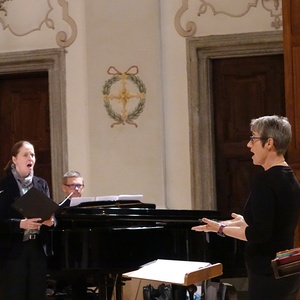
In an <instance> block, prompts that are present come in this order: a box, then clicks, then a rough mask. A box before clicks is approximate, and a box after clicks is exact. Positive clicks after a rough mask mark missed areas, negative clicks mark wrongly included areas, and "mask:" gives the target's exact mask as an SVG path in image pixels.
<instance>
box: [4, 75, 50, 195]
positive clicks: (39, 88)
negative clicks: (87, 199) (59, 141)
mask: <svg viewBox="0 0 300 300" xmlns="http://www.w3.org/2000/svg"><path fill="white" fill-rule="evenodd" d="M48 90H49V87H48V73H47V72H41V73H26V74H14V75H3V76H0V140H1V147H0V167H1V175H3V168H4V167H5V165H6V163H7V161H8V160H9V159H10V151H11V147H12V146H13V144H14V143H16V142H17V141H19V140H28V141H30V142H31V143H32V144H33V145H34V148H35V153H36V159H37V161H36V165H35V169H34V173H35V175H37V176H39V177H42V178H44V179H45V180H46V181H47V182H48V184H49V187H50V190H51V189H52V188H51V186H52V180H51V177H52V176H51V152H50V118H49V92H48Z"/></svg>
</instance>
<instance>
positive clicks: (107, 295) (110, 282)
mask: <svg viewBox="0 0 300 300" xmlns="http://www.w3.org/2000/svg"><path fill="white" fill-rule="evenodd" d="M98 290H99V293H98V299H99V300H111V299H112V295H113V290H114V278H111V277H110V276H109V275H103V276H100V278H99V281H98Z"/></svg>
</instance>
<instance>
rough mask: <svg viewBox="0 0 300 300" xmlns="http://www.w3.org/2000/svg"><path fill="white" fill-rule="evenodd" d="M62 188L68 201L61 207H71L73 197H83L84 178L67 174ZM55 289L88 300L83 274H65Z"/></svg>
mask: <svg viewBox="0 0 300 300" xmlns="http://www.w3.org/2000/svg"><path fill="white" fill-rule="evenodd" d="M61 188H62V190H63V192H64V194H65V197H66V199H65V200H63V201H62V202H61V203H60V206H61V207H69V206H70V203H71V201H72V198H73V197H81V196H82V193H83V190H84V179H83V176H82V175H81V173H80V172H78V171H68V172H66V173H65V174H64V175H63V178H62V185H61ZM70 195H71V196H70ZM55 288H56V293H61V294H70V297H71V299H72V300H84V299H86V293H87V283H86V278H85V276H84V274H83V273H82V272H72V271H70V272H65V274H64V276H63V278H61V279H60V280H57V281H56V283H55ZM66 290H68V293H67V292H66Z"/></svg>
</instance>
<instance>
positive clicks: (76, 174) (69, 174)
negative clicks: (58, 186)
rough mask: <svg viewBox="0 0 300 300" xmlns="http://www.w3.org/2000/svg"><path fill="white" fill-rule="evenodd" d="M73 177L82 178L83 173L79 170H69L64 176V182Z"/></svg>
mask: <svg viewBox="0 0 300 300" xmlns="http://www.w3.org/2000/svg"><path fill="white" fill-rule="evenodd" d="M72 177H77V178H82V179H83V177H82V176H81V174H80V173H79V172H78V171H68V172H66V173H65V174H64V176H63V183H64V184H65V183H67V181H68V178H72Z"/></svg>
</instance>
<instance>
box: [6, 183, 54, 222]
mask: <svg viewBox="0 0 300 300" xmlns="http://www.w3.org/2000/svg"><path fill="white" fill-rule="evenodd" d="M12 207H13V208H14V209H16V210H17V211H18V212H20V213H21V214H22V215H23V216H24V217H25V218H28V219H30V218H41V219H42V221H44V220H48V219H50V217H51V216H52V215H53V214H54V213H55V212H56V211H57V209H58V208H59V206H58V204H57V203H55V202H54V201H53V200H52V199H51V198H49V197H48V196H47V195H46V194H44V193H43V192H41V191H40V190H38V189H37V188H35V187H32V188H31V189H30V190H29V191H28V192H27V193H25V194H24V195H23V196H21V197H20V198H19V199H18V200H17V201H15V202H14V203H13V204H12Z"/></svg>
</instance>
